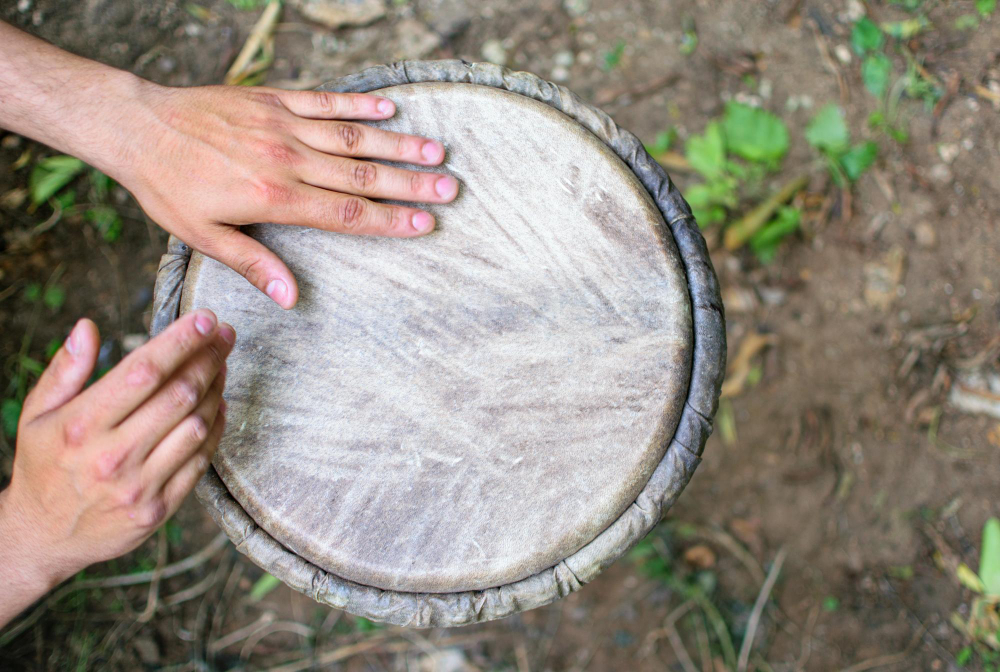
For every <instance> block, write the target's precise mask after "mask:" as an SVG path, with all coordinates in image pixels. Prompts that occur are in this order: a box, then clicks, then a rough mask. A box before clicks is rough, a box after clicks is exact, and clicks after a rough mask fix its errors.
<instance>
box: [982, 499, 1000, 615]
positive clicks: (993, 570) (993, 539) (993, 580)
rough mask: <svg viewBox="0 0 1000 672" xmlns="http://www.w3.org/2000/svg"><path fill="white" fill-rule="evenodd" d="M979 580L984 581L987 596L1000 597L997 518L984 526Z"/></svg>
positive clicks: (998, 529) (998, 523)
mask: <svg viewBox="0 0 1000 672" xmlns="http://www.w3.org/2000/svg"><path fill="white" fill-rule="evenodd" d="M979 578H981V579H982V580H983V586H984V587H985V588H986V591H985V592H986V594H987V595H989V596H991V597H1000V520H998V519H996V518H990V519H989V520H987V521H986V525H984V526H983V541H982V547H981V549H980V551H979Z"/></svg>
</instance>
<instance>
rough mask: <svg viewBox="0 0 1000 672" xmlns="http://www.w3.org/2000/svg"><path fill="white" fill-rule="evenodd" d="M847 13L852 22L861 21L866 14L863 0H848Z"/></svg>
mask: <svg viewBox="0 0 1000 672" xmlns="http://www.w3.org/2000/svg"><path fill="white" fill-rule="evenodd" d="M846 15H847V20H848V21H850V22H851V23H855V22H857V21H859V20H860V19H861V18H862V17H863V16H864V15H865V6H864V5H863V4H862V3H861V0H848V1H847V12H846Z"/></svg>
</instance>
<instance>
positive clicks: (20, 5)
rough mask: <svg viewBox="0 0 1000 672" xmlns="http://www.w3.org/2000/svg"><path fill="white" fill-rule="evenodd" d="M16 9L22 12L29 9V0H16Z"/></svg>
mask: <svg viewBox="0 0 1000 672" xmlns="http://www.w3.org/2000/svg"><path fill="white" fill-rule="evenodd" d="M17 11H19V12H21V13H22V14H24V13H25V12H29V11H31V0H17Z"/></svg>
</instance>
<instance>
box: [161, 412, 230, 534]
mask: <svg viewBox="0 0 1000 672" xmlns="http://www.w3.org/2000/svg"><path fill="white" fill-rule="evenodd" d="M225 428H226V415H225V412H224V411H223V410H221V409H220V410H219V412H218V414H217V415H216V417H215V423H214V424H213V425H212V430H211V431H210V432H209V434H208V438H207V439H205V442H204V443H203V444H202V445H201V448H200V449H199V450H198V451H197V452H196V453H195V454H194V455H193V456H192V457H191V459H189V460H188V461H187V462H185V463H184V465H183V466H182V467H181V468H180V469H178V470H177V473H175V474H174V475H173V476H171V477H170V479H169V480H168V481H167V482H166V483H165V484H164V485H163V491H162V497H163V502H164V503H165V504H166V506H167V511H168V512H169V513H170V514H172V513H173V512H174V511H176V510H177V508H178V507H179V506H180V505H181V502H183V501H184V498H185V497H187V495H188V493H189V492H191V490H193V489H194V486H195V484H196V483H197V482H198V479H200V478H201V477H202V476H204V475H205V472H206V471H208V467H209V465H211V464H212V456H213V455H215V450H216V448H218V447H219V440H220V439H222V433H223V431H225Z"/></svg>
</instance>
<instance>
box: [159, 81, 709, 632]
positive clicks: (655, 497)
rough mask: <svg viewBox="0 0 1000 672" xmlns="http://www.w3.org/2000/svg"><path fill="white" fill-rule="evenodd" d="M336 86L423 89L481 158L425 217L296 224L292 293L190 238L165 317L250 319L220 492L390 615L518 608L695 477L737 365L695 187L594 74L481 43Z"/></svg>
mask: <svg viewBox="0 0 1000 672" xmlns="http://www.w3.org/2000/svg"><path fill="white" fill-rule="evenodd" d="M321 89H324V90H328V91H340V92H346V91H354V92H371V91H378V93H379V95H382V96H385V97H387V98H390V99H392V100H394V101H395V102H396V105H397V109H398V113H397V115H396V117H394V118H393V119H391V120H389V121H387V122H381V123H380V124H379V125H380V126H381V127H384V128H387V129H389V130H396V131H402V132H407V133H413V134H417V135H423V136H428V137H432V138H435V139H438V140H441V141H442V142H443V143H444V144H445V146H446V147H447V148H448V158H447V161H446V163H445V164H444V166H442V167H441V170H443V171H445V172H449V173H451V174H453V175H455V176H456V177H457V178H458V179H459V180H460V182H461V185H462V186H461V191H460V194H459V197H458V199H456V201H455V202H454V203H452V204H448V205H440V206H430V207H429V208H428V209H430V210H431V211H432V212H433V213H434V214H435V216H436V218H437V221H438V227H437V229H436V230H435V232H434V233H432V234H430V235H429V236H426V237H423V238H419V239H388V238H371V237H351V236H345V235H338V234H331V233H327V232H322V231H317V230H310V229H303V228H294V227H278V226H275V225H260V226H257V227H254V229H253V235H255V237H257V238H258V239H260V240H261V241H262V242H264V243H265V244H266V245H268V246H269V247H270V248H271V249H273V250H274V251H275V252H276V253H277V254H278V255H279V256H280V257H282V259H284V260H285V262H286V263H287V264H288V265H289V267H290V268H291V269H292V271H293V272H294V273H295V275H296V277H297V278H298V280H299V284H300V289H301V292H300V300H299V304H298V305H297V306H296V308H295V309H293V310H292V311H287V312H286V311H283V310H281V309H280V308H278V307H277V306H276V305H274V304H273V303H272V302H271V301H269V300H268V299H267V298H266V297H264V296H263V295H261V294H259V293H258V292H257V290H255V289H254V288H253V287H251V286H250V285H249V284H248V283H247V282H246V281H245V280H244V279H243V278H242V277H240V276H239V275H238V274H236V273H235V272H233V271H231V270H229V269H227V268H226V267H224V266H222V265H221V264H219V263H218V262H215V261H214V260H211V259H208V258H206V257H204V256H202V255H200V254H197V253H195V254H193V255H192V254H191V253H190V250H188V249H187V247H186V246H184V245H183V243H180V242H179V241H177V240H172V241H171V249H170V250H169V251H168V254H167V255H166V256H165V257H164V260H163V263H162V264H161V270H160V273H159V275H158V278H157V288H156V294H155V314H154V320H153V331H154V332H156V331H159V330H161V329H162V328H164V327H165V326H166V325H167V324H169V322H170V321H171V320H173V319H175V318H176V316H177V315H178V314H179V313H184V312H187V311H189V310H193V309H195V308H201V307H207V308H211V309H213V310H215V311H216V312H217V313H218V314H219V317H220V319H222V320H225V321H228V322H230V323H232V324H233V325H234V326H235V328H236V331H237V334H238V340H237V344H236V347H235V349H234V351H233V353H232V355H231V356H230V360H229V375H228V383H227V391H226V399H227V402H228V405H229V413H228V416H229V421H228V424H227V430H226V435H225V437H224V438H223V440H222V443H221V445H220V447H219V451H218V453H217V455H216V457H215V460H214V463H213V468H212V469H210V470H209V473H208V474H207V475H206V477H205V478H204V479H203V481H202V482H201V483H200V484H199V487H198V490H197V492H198V496H199V498H200V499H201V500H202V501H203V502H204V503H205V504H206V506H207V507H208V508H209V511H210V512H211V513H212V515H213V516H214V517H215V519H216V520H217V521H218V522H219V524H220V525H221V526H222V527H223V529H225V530H226V532H227V533H228V534H229V536H230V537H231V538H232V539H233V541H234V543H236V545H237V547H238V548H239V549H240V550H241V551H243V552H244V553H246V554H247V555H248V556H249V557H250V558H251V559H253V560H254V561H255V562H256V563H257V564H259V565H260V566H262V567H263V568H265V569H266V570H267V571H269V572H270V573H272V574H274V575H275V576H277V577H278V578H280V579H282V580H283V581H285V582H286V583H288V584H289V585H290V586H292V587H293V588H295V589H297V590H300V591H302V592H304V593H306V594H308V595H310V596H311V597H313V598H314V599H316V600H318V601H320V602H323V603H326V604H330V605H333V606H336V607H339V608H343V609H345V610H347V611H350V612H352V613H355V614H358V615H361V616H365V617H368V618H371V619H374V620H378V621H385V622H391V623H395V624H399V625H411V626H421V627H426V626H451V625H462V624H467V623H473V622H479V621H484V620H489V619H493V618H499V617H503V616H506V615H509V614H511V613H514V612H517V611H522V610H525V609H530V608H533V607H537V606H540V605H543V604H546V603H548V602H551V601H552V600H554V599H557V598H559V597H562V596H565V595H566V594H568V593H569V592H571V591H574V590H576V589H578V588H579V587H580V586H581V585H582V584H584V583H586V582H588V581H590V580H591V579H593V578H594V577H595V576H596V575H597V574H598V573H599V572H600V571H601V570H602V569H604V568H605V567H606V566H608V565H609V564H610V563H611V562H613V561H614V560H616V559H617V558H619V557H620V556H621V555H622V554H624V553H625V552H626V551H627V550H628V549H629V548H630V547H631V546H632V545H634V544H635V543H636V542H638V541H639V540H640V539H641V538H642V537H643V536H644V535H645V534H646V533H647V532H648V531H649V530H650V529H652V527H653V526H654V525H656V523H657V522H659V520H660V517H661V515H662V514H663V512H664V511H665V510H666V509H667V508H668V507H669V505H670V504H671V503H672V501H673V499H674V498H675V497H676V496H677V495H678V494H679V493H680V491H681V490H682V489H683V487H684V485H685V484H686V483H687V481H688V480H689V479H690V477H691V474H692V473H693V471H694V469H695V467H696V466H697V464H698V462H699V454H700V452H701V449H702V447H703V446H704V442H705V439H706V438H707V436H708V434H709V432H710V431H711V418H712V415H713V413H714V411H715V407H716V403H717V399H718V393H719V386H720V384H721V379H722V374H723V371H724V368H725V363H724V360H725V328H724V321H723V313H722V304H721V301H720V298H719V292H718V286H717V283H716V279H715V275H714V273H713V271H712V268H711V264H710V262H709V259H708V254H707V251H706V249H705V245H704V241H703V239H702V237H701V235H700V233H699V232H698V229H697V226H696V225H695V222H694V219H693V217H692V216H691V214H690V210H689V209H688V207H687V205H686V204H685V203H684V201H683V199H682V198H681V196H680V194H679V193H678V192H677V190H676V189H675V188H674V187H673V185H672V184H671V182H670V180H669V178H668V177H667V175H666V174H665V173H664V172H663V170H662V168H661V167H660V166H659V165H658V164H656V163H655V162H654V161H653V160H652V159H651V158H650V157H649V156H648V155H647V154H646V153H645V151H644V150H643V148H642V145H641V144H640V143H639V141H638V140H637V139H636V138H635V137H634V136H632V135H631V134H629V133H627V132H626V131H623V130H621V129H619V128H618V127H617V126H615V124H614V123H613V122H612V121H611V120H610V118H608V117H607V116H606V115H604V114H603V113H601V112H600V111H598V110H596V109H594V108H592V107H590V106H588V105H586V104H585V103H583V102H581V101H580V100H579V99H578V98H576V97H575V96H574V95H573V94H571V93H569V92H568V91H567V90H565V89H563V88H561V87H558V86H555V85H553V84H550V83H548V82H544V81H543V80H540V79H538V78H537V77H535V76H533V75H529V74H527V73H512V72H509V71H507V70H504V69H502V68H499V67H497V66H492V65H483V64H467V63H462V62H459V61H439V62H407V63H402V64H396V65H393V66H382V67H377V68H371V69H369V70H366V71H364V72H362V73H360V74H358V75H355V76H351V77H347V78H344V79H341V80H337V81H335V82H332V83H330V84H327V85H325V86H323V87H321Z"/></svg>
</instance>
